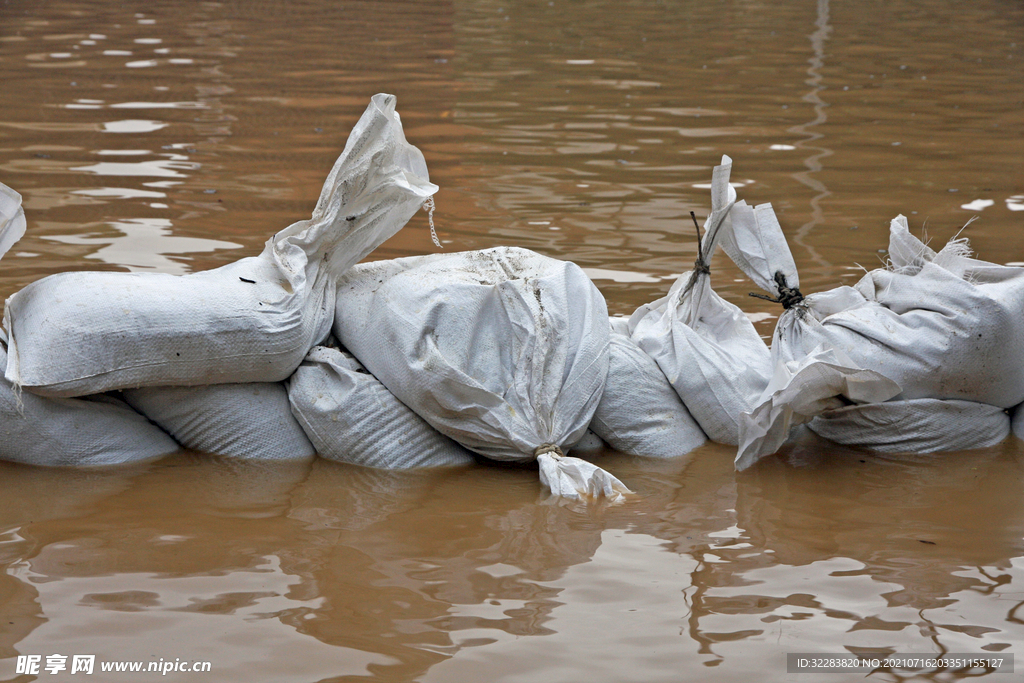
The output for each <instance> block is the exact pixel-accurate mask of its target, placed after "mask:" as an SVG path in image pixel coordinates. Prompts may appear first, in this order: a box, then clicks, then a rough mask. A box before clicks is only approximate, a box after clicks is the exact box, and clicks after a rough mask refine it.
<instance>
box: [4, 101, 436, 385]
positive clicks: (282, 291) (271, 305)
mask: <svg viewBox="0 0 1024 683" xmlns="http://www.w3.org/2000/svg"><path fill="white" fill-rule="evenodd" d="M436 190H437V187H436V186H435V185H432V184H431V183H430V182H429V181H428V179H427V170H426V164H425V162H424V160H423V155H422V154H421V153H420V152H419V150H417V149H416V148H415V147H413V146H411V145H409V144H408V143H407V142H406V140H405V135H404V133H403V132H402V126H401V122H400V120H399V117H398V114H397V113H396V112H395V98H394V96H391V95H376V96H374V97H373V99H372V101H371V102H370V105H369V107H368V108H367V110H366V112H365V113H364V114H363V116H362V118H361V119H360V120H359V122H358V123H357V124H356V126H355V128H354V129H353V131H352V134H351V136H350V137H349V139H348V142H347V144H346V145H345V150H344V151H343V152H342V154H341V156H340V157H339V158H338V160H337V162H336V163H335V165H334V168H333V169H332V170H331V173H330V175H329V176H328V178H327V181H326V182H325V184H324V188H323V191H322V192H321V194H320V200H319V202H318V203H317V205H316V209H315V210H314V212H313V216H312V218H311V219H309V220H304V221H299V222H298V223H295V224H293V225H291V226H289V227H288V228H285V229H284V230H282V231H281V232H279V233H278V234H277V235H275V236H274V237H273V238H271V239H270V240H269V241H268V242H267V245H266V248H265V249H264V251H263V253H262V254H260V255H259V256H257V257H252V258H245V259H242V260H240V261H237V262H235V263H232V264H229V265H226V266H223V267H221V268H217V269H214V270H209V271H205V272H201V273H193V274H190V275H184V276H174V275H165V274H160V273H96V272H72V273H61V274H57V275H51V276H49V277H46V278H43V279H42V280H39V281H37V282H34V283H32V284H31V285H29V286H28V287H25V288H24V289H23V290H21V291H20V292H18V293H16V294H15V295H13V296H12V297H11V298H9V299H8V300H7V307H6V310H5V312H4V327H5V328H6V329H7V332H8V335H9V337H10V347H9V352H10V357H9V362H8V366H7V371H6V377H7V379H8V381H10V382H12V383H13V384H15V385H17V386H20V387H24V388H25V389H28V390H30V391H33V392H35V393H37V394H39V395H45V396H78V395H83V394H92V393H98V392H104V391H108V390H111V389H122V388H134V387H142V386H196V385H208V384H222V383H238V382H276V381H281V380H284V379H287V378H288V377H289V376H290V375H291V373H292V372H293V371H294V370H295V368H297V367H298V366H299V363H301V362H302V359H303V358H304V357H305V356H306V353H308V351H309V349H310V348H312V347H313V345H314V344H316V343H318V342H319V341H321V340H323V339H324V338H326V337H327V334H328V333H329V331H330V328H331V324H332V323H333V319H334V295H335V291H336V281H337V278H338V277H339V276H340V275H341V274H342V273H344V272H345V271H346V270H347V269H348V268H349V267H350V266H351V265H352V264H354V263H356V262H358V261H359V260H360V259H362V258H363V257H364V256H365V255H366V254H367V253H369V252H370V251H371V250H372V249H373V248H375V247H376V246H377V245H378V244H380V243H381V242H383V241H384V240H386V239H387V238H388V237H390V236H391V235H393V234H394V233H395V232H397V231H398V230H399V229H400V228H401V227H402V226H403V225H404V224H405V223H406V221H407V220H408V219H409V217H410V216H412V214H414V213H415V212H416V211H417V210H418V209H419V208H420V207H421V206H422V205H423V203H424V202H425V201H426V200H427V199H428V198H429V197H430V196H431V195H432V194H433V193H434V192H435V191H436Z"/></svg>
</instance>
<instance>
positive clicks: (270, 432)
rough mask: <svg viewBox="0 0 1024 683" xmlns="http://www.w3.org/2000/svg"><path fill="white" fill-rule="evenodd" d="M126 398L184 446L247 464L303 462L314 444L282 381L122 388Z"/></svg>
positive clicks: (311, 452)
mask: <svg viewBox="0 0 1024 683" xmlns="http://www.w3.org/2000/svg"><path fill="white" fill-rule="evenodd" d="M122 394H123V395H124V398H125V400H126V401H127V402H128V404H129V405H131V406H132V407H133V408H135V409H136V410H137V411H139V412H140V413H142V414H143V415H145V416H146V417H148V418H149V419H150V420H152V421H153V422H155V423H156V424H158V425H160V427H162V428H163V429H164V430H166V431H167V432H168V433H169V434H170V435H171V436H173V437H174V438H175V440H176V441H177V442H178V443H180V444H181V445H182V446H184V447H185V448H188V449H189V450H193V451H199V452H200V453H213V454H216V455H223V456H228V457H233V458H243V459H248V460H308V459H310V458H312V457H313V456H314V455H316V451H315V450H314V449H313V444H311V443H310V442H309V439H308V438H306V434H305V432H304V431H303V430H302V427H300V426H299V423H298V422H296V421H295V418H294V417H293V416H292V412H291V407H290V406H289V405H288V392H287V390H286V389H285V385H284V384H283V383H282V382H247V383H245V384H213V385H209V386H203V387H144V388H142V389H126V390H124V391H123V392H122Z"/></svg>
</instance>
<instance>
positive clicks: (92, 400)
mask: <svg viewBox="0 0 1024 683" xmlns="http://www.w3.org/2000/svg"><path fill="white" fill-rule="evenodd" d="M3 337H4V335H3V334H2V333H0V341H2V340H3ZM6 366H7V350H6V348H4V344H3V343H0V370H3V369H6ZM179 450H181V448H180V447H179V446H178V444H176V443H175V442H174V439H172V438H171V437H170V436H168V435H167V434H165V433H164V432H163V430H161V429H160V428H159V427H157V426H156V425H155V424H153V423H152V422H150V421H149V420H147V419H146V418H145V417H143V416H142V415H139V414H138V413H137V412H135V411H134V410H132V408H131V406H129V405H128V404H126V403H125V402H124V401H121V400H119V399H117V398H116V397H113V396H106V395H102V394H100V395H98V396H90V397H88V398H44V397H42V396H36V395H34V394H30V393H28V392H24V393H20V392H18V391H17V390H16V389H15V387H14V386H13V385H11V383H10V382H8V381H7V380H6V379H3V378H2V377H0V460H7V461H10V462H19V463H23V464H27V465H41V466H49V467H92V466H97V465H120V464H126V463H132V462H142V461H146V460H155V459H157V458H160V457H163V456H165V455H169V454H171V453H174V452H176V451H179Z"/></svg>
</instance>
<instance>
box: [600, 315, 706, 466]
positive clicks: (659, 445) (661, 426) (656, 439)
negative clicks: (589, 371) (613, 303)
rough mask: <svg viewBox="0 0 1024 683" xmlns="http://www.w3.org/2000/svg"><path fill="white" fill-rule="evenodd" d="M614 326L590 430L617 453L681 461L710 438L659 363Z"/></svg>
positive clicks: (614, 324)
mask: <svg viewBox="0 0 1024 683" xmlns="http://www.w3.org/2000/svg"><path fill="white" fill-rule="evenodd" d="M616 326H617V323H615V322H614V319H613V322H612V333H611V335H610V337H609V346H608V379H607V380H606V381H605V386H604V393H603V394H602V395H601V401H600V402H599V403H598V404H597V410H595V411H594V419H593V420H592V421H591V423H590V429H592V430H593V431H594V433H595V434H597V435H598V436H600V437H601V438H602V439H603V440H604V441H606V442H607V443H608V445H610V446H611V447H612V448H614V449H615V450H617V451H620V452H622V453H628V454H630V455H638V456H642V457H647V458H673V457H678V456H681V455H685V454H686V453H689V452H690V451H692V450H693V449H695V448H698V447H699V446H702V445H703V444H704V442H705V441H707V437H706V436H705V435H704V432H703V431H702V430H701V428H700V425H698V424H697V422H696V421H695V420H694V419H693V417H691V416H690V412H689V411H688V410H687V409H686V406H685V405H684V404H683V402H682V401H681V400H680V398H679V396H678V394H676V392H675V389H673V388H672V385H671V384H669V381H668V379H666V378H665V374H664V373H663V372H662V371H661V369H660V368H658V364H657V363H655V362H654V359H652V358H651V357H650V356H649V355H647V353H646V352H645V351H644V350H643V349H641V348H640V347H639V346H637V344H636V342H634V341H633V340H632V339H630V338H629V337H628V336H627V335H625V334H621V333H618V332H616V331H615V328H616ZM618 326H620V327H621V323H618Z"/></svg>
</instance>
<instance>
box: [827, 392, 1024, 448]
mask: <svg viewBox="0 0 1024 683" xmlns="http://www.w3.org/2000/svg"><path fill="white" fill-rule="evenodd" d="M808 426H809V427H810V428H811V430H812V431H813V432H814V433H816V434H817V435H818V436H822V437H824V438H826V439H829V440H830V441H834V442H836V443H839V444H843V445H845V446H862V447H865V448H869V449H871V450H873V451H881V452H884V453H934V452H937V451H965V450H970V449H973V448H987V447H989V446H994V445H996V444H997V443H999V442H1001V441H1002V440H1003V439H1005V438H1006V437H1007V436H1009V434H1010V416H1009V415H1007V414H1006V411H1005V410H1003V409H1002V408H997V407H996V406H990V405H987V404H985V403H974V402H971V401H943V400H940V399H935V398H918V399H911V400H907V401H886V402H884V403H865V404H862V405H852V406H845V407H843V408H838V409H835V410H827V411H825V412H823V413H822V414H821V415H819V416H818V417H816V418H814V419H813V420H811V422H810V423H809V425H808Z"/></svg>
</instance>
